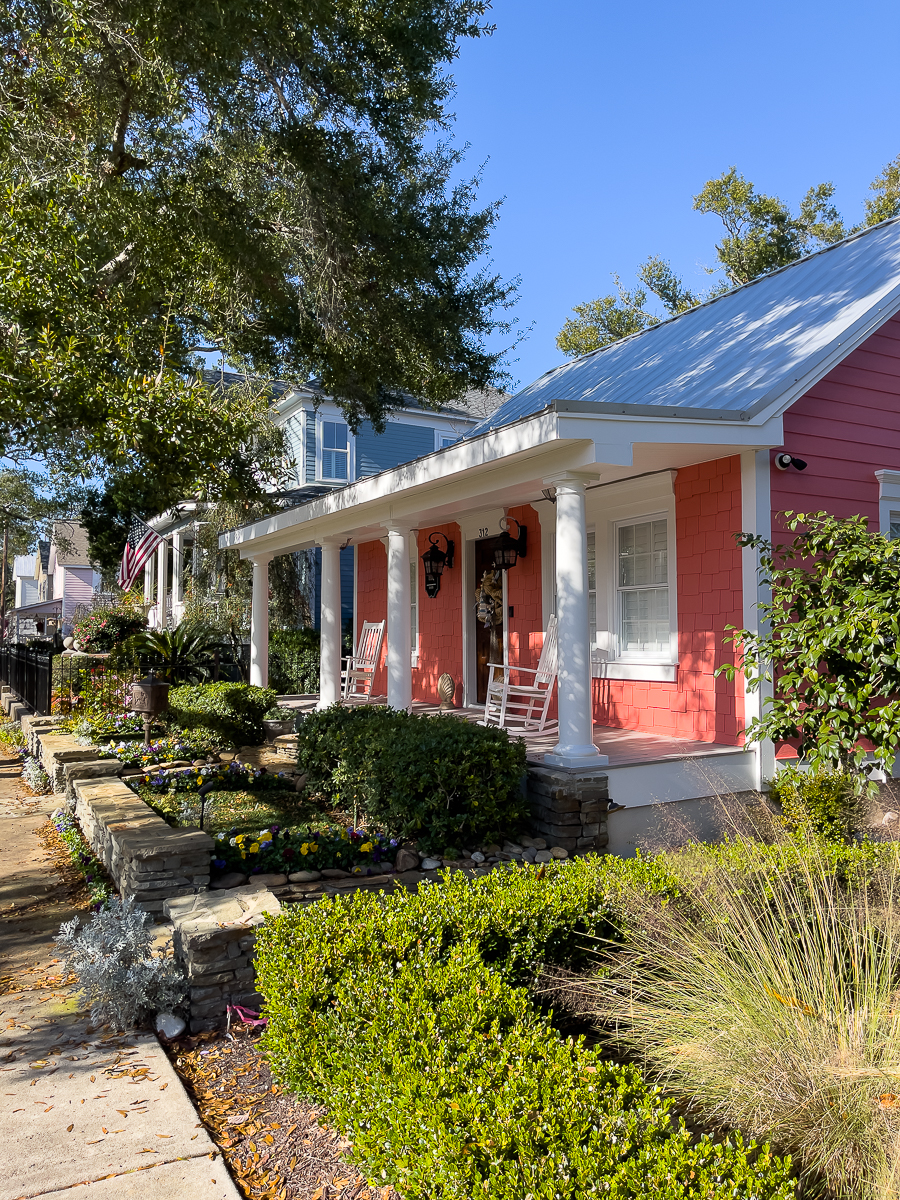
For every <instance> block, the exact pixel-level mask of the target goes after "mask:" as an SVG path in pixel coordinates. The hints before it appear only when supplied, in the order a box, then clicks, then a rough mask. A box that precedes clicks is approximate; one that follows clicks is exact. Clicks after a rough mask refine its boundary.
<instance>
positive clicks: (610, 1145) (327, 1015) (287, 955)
mask: <svg viewBox="0 0 900 1200" xmlns="http://www.w3.org/2000/svg"><path fill="white" fill-rule="evenodd" d="M619 869H620V868H618V867H613V869H612V871H613V873H615V872H616V871H617V870H619ZM621 870H622V871H624V872H625V874H626V875H628V874H632V875H633V876H634V877H635V878H640V879H644V880H646V882H647V884H648V886H649V887H650V888H652V889H654V890H665V889H666V888H667V887H668V882H669V881H668V877H667V876H666V872H665V870H664V869H663V870H662V871H659V870H657V869H656V868H655V867H654V866H653V865H652V864H648V863H646V862H643V861H641V860H638V861H637V862H636V863H634V864H633V865H629V866H625V867H622V868H621ZM609 876H610V869H609V868H608V867H607V866H606V864H602V863H600V861H599V860H596V859H593V860H581V861H579V862H575V863H566V864H560V865H558V866H557V865H554V864H551V865H550V866H549V869H548V871H547V873H546V875H545V876H544V877H543V878H539V876H538V872H537V871H534V870H531V869H520V868H515V869H513V870H510V871H508V872H502V873H495V874H492V875H491V876H488V877H486V878H483V879H479V880H477V881H474V882H472V883H469V882H467V881H466V880H465V878H464V877H463V876H462V875H460V874H458V873H457V874H453V875H450V874H448V875H446V876H445V877H444V882H443V883H442V884H440V885H434V886H430V887H427V888H424V889H423V890H422V891H421V892H420V893H419V894H418V895H411V894H402V893H401V894H395V895H392V896H390V897H375V896H373V895H371V894H365V893H359V894H357V896H355V897H353V898H340V899H339V898H335V899H334V900H325V901H323V902H320V903H319V904H317V905H314V906H312V907H311V908H308V909H305V910H293V911H286V912H284V913H282V914H281V915H280V916H279V917H277V918H275V919H274V920H267V921H266V923H265V924H264V925H263V926H262V928H261V929H260V931H259V933H258V938H257V950H256V960H257V972H258V984H257V986H258V987H259V990H260V991H261V992H262V994H263V995H264V996H265V1000H266V1005H265V1012H266V1015H267V1016H268V1018H269V1024H268V1027H267V1030H266V1034H265V1046H266V1050H267V1053H268V1055H269V1057H270V1060H271V1062H272V1066H273V1070H274V1071H275V1073H276V1076H277V1077H278V1078H279V1079H280V1080H281V1081H282V1082H283V1083H285V1084H286V1085H287V1086H288V1087H289V1088H291V1089H293V1090H296V1091H298V1092H300V1093H302V1094H305V1095H309V1096H312V1097H315V1098H316V1099H317V1100H319V1101H321V1102H324V1103H326V1104H327V1105H328V1108H329V1116H330V1118H331V1119H332V1120H333V1121H335V1122H336V1123H337V1124H338V1125H339V1126H340V1127H341V1128H342V1129H343V1131H344V1132H345V1133H346V1134H347V1136H348V1137H350V1138H351V1140H352V1141H353V1144H354V1153H355V1155H356V1157H357V1159H358V1160H359V1161H360V1162H361V1163H362V1165H363V1168H364V1170H365V1171H366V1172H367V1174H368V1176H369V1178H370V1179H372V1180H374V1181H377V1182H378V1183H379V1184H384V1183H392V1184H394V1185H395V1186H396V1187H397V1188H398V1189H399V1190H400V1191H401V1193H402V1194H403V1195H404V1197H405V1198H406V1200H470V1198H471V1197H476V1196H478V1197H481V1196H485V1197H488V1198H489V1200H522V1198H523V1197H525V1196H527V1195H529V1194H530V1195H531V1196H532V1197H533V1200H558V1198H560V1200H561V1198H572V1200H574V1198H575V1197H584V1196H589V1195H605V1196H612V1197H619V1198H620V1200H625V1198H626V1197H627V1198H632V1197H634V1198H637V1197H639V1196H640V1197H643V1196H645V1195H648V1194H653V1193H655V1194H657V1195H659V1196H660V1197H662V1198H663V1200H669V1198H672V1200H675V1198H681V1197H685V1198H687V1197H697V1198H700V1197H703V1198H704V1200H706V1198H709V1200H712V1198H713V1197H718V1196H735V1197H747V1198H748V1200H749V1198H750V1197H754V1198H759V1200H762V1198H771V1200H775V1198H776V1197H777V1198H778V1200H786V1198H787V1197H790V1196H792V1195H793V1186H792V1183H791V1181H790V1179H789V1164H787V1163H782V1162H780V1161H778V1160H776V1159H773V1158H772V1157H771V1156H770V1155H769V1154H768V1151H767V1150H762V1151H756V1150H755V1149H753V1148H745V1147H744V1146H743V1144H742V1143H741V1142H740V1140H739V1139H736V1140H735V1141H734V1142H733V1143H724V1144H722V1145H713V1144H712V1143H710V1142H709V1141H706V1140H701V1141H700V1142H699V1143H697V1144H695V1143H694V1139H693V1138H692V1135H691V1134H690V1133H688V1131H687V1130H686V1129H685V1128H684V1126H683V1124H682V1123H681V1122H680V1121H678V1120H676V1119H675V1118H674V1116H673V1114H672V1112H671V1104H670V1102H669V1101H666V1100H664V1099H663V1098H662V1096H661V1095H660V1093H659V1092H658V1091H657V1090H656V1089H654V1088H651V1087H648V1086H647V1085H646V1084H645V1083H644V1082H643V1081H642V1079H641V1077H640V1074H639V1073H638V1071H637V1070H635V1069H634V1068H632V1067H617V1066H611V1065H610V1064H608V1063H605V1062H604V1061H603V1060H602V1058H601V1057H600V1055H599V1053H598V1052H597V1051H595V1050H591V1049H588V1048H587V1047H586V1046H585V1045H584V1044H583V1042H581V1041H580V1040H579V1041H571V1040H566V1039H564V1038H562V1037H561V1036H560V1035H559V1034H558V1033H557V1032H556V1031H555V1030H554V1029H553V1027H552V1026H551V1024H550V1023H549V1021H548V1020H547V1019H546V1018H545V1017H544V1016H542V1015H540V1014H539V1013H538V1012H537V1011H536V1010H535V1008H534V1006H533V1005H532V1003H531V1000H530V998H529V994H528V992H527V990H526V988H525V987H523V986H521V985H520V983H521V981H524V980H526V979H528V978H530V977H532V976H533V974H534V972H535V970H536V969H537V965H538V963H539V962H541V961H556V962H566V963H571V962H574V961H577V960H578V959H579V958H580V957H581V956H582V955H583V954H584V951H585V948H586V945H587V943H588V940H589V935H591V934H593V935H597V934H602V933H603V932H604V931H608V930H609V928H610V926H609V912H608V908H607V905H606V904H605V902H604V894H603V893H604V888H605V887H606V884H607V882H608V878H609Z"/></svg>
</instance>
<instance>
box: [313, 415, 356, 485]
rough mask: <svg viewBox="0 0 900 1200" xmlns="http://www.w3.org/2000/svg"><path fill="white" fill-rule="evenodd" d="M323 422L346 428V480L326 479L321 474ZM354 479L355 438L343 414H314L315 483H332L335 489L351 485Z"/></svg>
mask: <svg viewBox="0 0 900 1200" xmlns="http://www.w3.org/2000/svg"><path fill="white" fill-rule="evenodd" d="M325 421H328V422H330V423H331V424H333V425H345V426H346V427H347V451H348V453H347V478H346V479H326V478H325V477H324V476H323V474H322V441H323V437H322V425H323V423H324V422H325ZM355 479H356V438H355V437H354V435H353V431H352V430H351V429H350V426H349V425H347V419H346V417H345V416H344V415H343V413H339V412H330V411H324V412H323V411H322V410H321V409H320V410H319V411H318V412H317V413H316V483H333V484H335V486H337V487H344V486H345V485H346V484H348V483H353V482H354V481H355Z"/></svg>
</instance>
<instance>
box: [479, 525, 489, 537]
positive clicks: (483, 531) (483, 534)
mask: <svg viewBox="0 0 900 1200" xmlns="http://www.w3.org/2000/svg"><path fill="white" fill-rule="evenodd" d="M489 533H490V530H489V529H488V528H487V526H484V527H483V528H481V529H479V530H478V536H479V537H480V538H486V537H487V535H488V534H489Z"/></svg>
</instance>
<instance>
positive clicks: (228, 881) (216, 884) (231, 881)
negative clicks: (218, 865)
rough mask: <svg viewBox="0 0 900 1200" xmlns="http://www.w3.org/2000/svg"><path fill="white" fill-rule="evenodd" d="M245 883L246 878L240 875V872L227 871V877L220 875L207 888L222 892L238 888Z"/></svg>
mask: <svg viewBox="0 0 900 1200" xmlns="http://www.w3.org/2000/svg"><path fill="white" fill-rule="evenodd" d="M246 882H247V876H246V875H242V874H241V873H240V871H229V872H228V874H227V875H220V876H219V878H218V879H214V880H213V881H212V883H211V884H210V885H209V886H210V887H211V888H217V889H219V890H222V891H224V890H225V889H227V888H233V887H240V886H241V885H242V884H244V883H246Z"/></svg>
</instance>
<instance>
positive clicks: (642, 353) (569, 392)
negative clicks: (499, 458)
mask: <svg viewBox="0 0 900 1200" xmlns="http://www.w3.org/2000/svg"><path fill="white" fill-rule="evenodd" d="M898 308H900V218H893V219H892V220H890V221H884V222H882V223H881V224H880V225H875V226H873V227H872V228H871V229H865V230H863V231H861V232H860V233H856V234H853V235H852V236H851V237H848V238H845V239H844V240H843V241H841V242H837V243H835V245H833V246H828V247H827V248H826V249H824V250H819V251H817V252H816V253H815V254H810V255H808V256H807V257H806V258H801V259H799V260H798V261H797V262H795V263H791V264H790V265H789V266H787V267H781V268H780V269H779V270H777V271H772V272H770V273H769V274H767V275H763V276H761V277H760V278H759V279H755V280H753V281H752V282H751V283H747V284H744V286H743V287H739V288H735V289H734V290H732V291H730V292H727V293H725V295H723V296H719V297H717V298H716V299H715V300H710V301H708V302H707V303H706V304H702V305H699V306H698V307H697V308H692V309H689V310H688V311H687V312H684V313H681V314H679V316H677V317H672V318H671V319H670V320H668V321H664V322H661V323H660V324H659V325H654V326H652V327H651V328H650V329H646V330H643V331H642V332H641V333H636V334H633V335H632V336H631V337H628V338H624V339H623V340H622V341H619V342H614V343H613V344H612V345H610V346H606V347H604V348H603V349H602V350H594V351H593V352H592V353H590V354H585V355H582V356H581V357H580V358H576V359H573V360H572V361H571V362H567V363H563V364H562V365H561V366H559V367H555V368H553V369H552V370H550V371H547V372H546V374H544V375H542V376H541V377H540V378H539V379H537V380H535V382H534V383H532V384H529V386H528V387H526V388H523V389H522V391H520V392H518V393H517V394H516V395H515V396H513V397H512V398H511V399H510V400H508V401H507V402H506V403H505V404H503V405H501V406H500V408H499V409H498V410H497V411H496V412H495V413H492V414H491V415H490V416H489V417H486V418H485V419H484V420H483V421H482V422H481V423H480V424H479V425H477V426H476V427H475V428H474V429H472V430H470V431H469V433H468V435H467V436H468V437H470V438H471V437H477V436H478V435H479V434H482V433H486V432H487V431H488V430H489V429H498V428H500V427H501V426H504V425H509V424H511V423H512V422H513V421H517V420H521V419H522V418H523V417H528V416H531V415H533V414H534V413H537V412H540V411H541V410H542V409H545V408H547V407H550V406H553V407H554V408H557V409H560V410H563V409H565V408H566V407H567V405H569V404H571V405H573V406H575V407H577V410H578V411H581V412H586V411H587V412H596V413H597V415H603V414H604V413H608V414H612V413H631V414H634V415H653V414H654V413H656V412H658V413H659V415H660V416H677V415H683V416H688V415H690V416H692V417H697V416H700V417H706V418H709V419H719V420H722V419H733V420H751V419H752V418H753V417H754V416H755V415H756V414H757V413H760V412H761V411H762V410H763V409H766V408H767V407H769V406H770V405H772V404H774V403H776V402H777V401H778V399H779V398H781V397H784V396H785V394H786V393H788V392H790V390H791V388H792V387H793V385H795V384H798V383H801V382H803V381H806V380H808V382H807V384H806V386H812V383H813V382H814V379H809V377H810V375H811V374H814V373H815V371H816V370H817V369H819V370H821V373H822V374H824V372H825V370H828V369H830V368H831V366H832V365H833V364H834V361H835V355H836V354H837V355H838V359H837V361H839V359H840V358H843V357H844V356H845V355H846V354H847V353H849V352H850V350H852V349H853V348H854V347H855V346H856V345H858V344H859V341H860V340H862V337H864V336H868V334H869V333H870V332H871V331H872V330H873V329H875V328H877V326H878V325H880V324H882V323H883V321H885V320H887V319H888V318H889V317H890V316H892V315H893V313H894V312H895V311H897V309H898ZM842 348H843V350H842Z"/></svg>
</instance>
